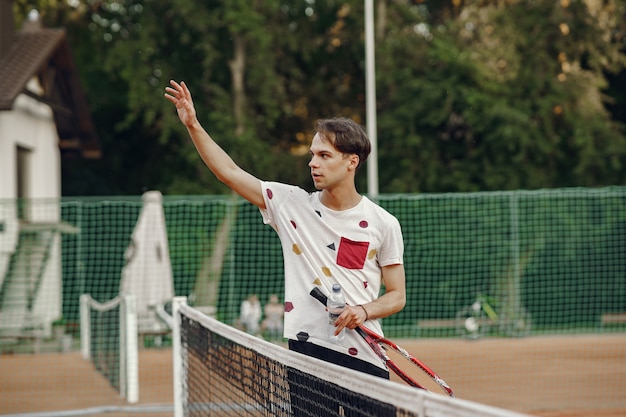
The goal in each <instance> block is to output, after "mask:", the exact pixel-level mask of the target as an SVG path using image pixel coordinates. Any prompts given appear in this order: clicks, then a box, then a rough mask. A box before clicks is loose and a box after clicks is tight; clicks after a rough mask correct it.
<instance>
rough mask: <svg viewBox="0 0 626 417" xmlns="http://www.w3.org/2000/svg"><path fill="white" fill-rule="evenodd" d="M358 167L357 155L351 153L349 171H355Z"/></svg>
mask: <svg viewBox="0 0 626 417" xmlns="http://www.w3.org/2000/svg"><path fill="white" fill-rule="evenodd" d="M358 167H359V155H357V154H355V153H353V154H351V155H350V169H353V170H356V169H357V168H358Z"/></svg>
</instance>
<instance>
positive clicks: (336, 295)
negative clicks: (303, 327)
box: [326, 284, 346, 343]
mask: <svg viewBox="0 0 626 417" xmlns="http://www.w3.org/2000/svg"><path fill="white" fill-rule="evenodd" d="M326 307H327V308H328V338H329V339H330V341H331V342H334V343H337V342H341V341H342V340H343V338H344V337H345V331H346V330H345V329H343V330H342V331H341V333H339V335H337V336H335V329H336V327H335V321H336V320H337V318H338V317H339V315H340V314H341V312H342V311H343V309H344V308H346V300H345V298H344V297H343V293H342V292H341V285H339V284H333V291H332V292H331V293H330V296H329V297H328V301H327V302H326Z"/></svg>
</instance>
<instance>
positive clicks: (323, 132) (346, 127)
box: [315, 117, 372, 167]
mask: <svg viewBox="0 0 626 417" xmlns="http://www.w3.org/2000/svg"><path fill="white" fill-rule="evenodd" d="M315 130H316V132H317V133H319V135H320V136H321V137H322V139H324V140H327V141H329V142H330V143H331V144H332V145H333V146H334V147H335V149H337V150H338V151H339V152H342V153H345V154H356V155H357V156H358V157H359V165H358V166H359V167H360V166H361V164H363V162H365V160H366V159H367V157H368V156H369V154H370V152H371V150H372V144H371V143H370V141H369V139H368V138H367V133H365V129H363V126H361V125H360V124H358V123H356V122H355V121H354V120H352V119H348V118H344V117H337V118H333V119H322V120H318V121H317V124H316V128H315Z"/></svg>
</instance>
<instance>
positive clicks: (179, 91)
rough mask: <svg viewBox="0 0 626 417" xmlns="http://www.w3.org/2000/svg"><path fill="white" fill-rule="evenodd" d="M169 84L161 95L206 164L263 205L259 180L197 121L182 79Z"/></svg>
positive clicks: (242, 195) (256, 204)
mask: <svg viewBox="0 0 626 417" xmlns="http://www.w3.org/2000/svg"><path fill="white" fill-rule="evenodd" d="M170 85H171V87H166V88H165V98H167V99H168V100H169V101H171V102H172V103H173V104H174V105H175V106H176V111H177V112H178V117H179V118H180V121H181V122H182V123H183V125H185V127H186V128H187V131H188V132H189V136H191V140H192V141H193V143H194V145H195V146H196V150H197V151H198V153H199V154H200V157H201V158H202V160H203V161H204V163H205V164H206V166H207V167H208V168H209V169H210V170H211V172H213V174H215V176H216V177H217V179H218V180H220V181H221V182H223V183H224V184H226V185H227V186H228V187H230V188H231V189H232V190H233V191H235V192H236V193H237V194H239V195H240V196H241V197H243V198H245V199H246V200H248V201H249V202H251V203H252V204H254V205H255V206H257V207H259V208H262V209H264V208H265V201H264V200H263V193H262V190H261V181H260V180H259V179H258V178H256V177H255V176H254V175H252V174H250V173H249V172H246V171H244V170H243V169H241V168H240V167H239V166H238V165H237V164H236V163H235V162H234V161H233V160H232V158H231V157H230V156H229V155H228V154H227V153H226V152H225V151H224V150H223V149H222V148H221V147H220V146H219V145H218V144H217V143H216V142H215V141H214V140H213V139H212V138H211V136H210V135H209V134H208V132H207V131H206V130H205V129H204V128H203V127H202V125H200V122H199V121H198V118H197V115H196V109H195V108H194V105H193V100H192V98H191V93H190V92H189V89H188V88H187V85H186V84H185V82H181V83H180V84H179V83H177V82H176V81H173V80H172V81H170Z"/></svg>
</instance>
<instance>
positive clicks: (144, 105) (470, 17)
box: [15, 0, 626, 195]
mask: <svg viewBox="0 0 626 417" xmlns="http://www.w3.org/2000/svg"><path fill="white" fill-rule="evenodd" d="M625 3H626V2H625V1H624V0H607V1H604V2H593V1H576V2H574V1H569V0H561V1H560V2H554V1H552V0H538V1H533V2H528V1H522V0H508V1H502V0H490V1H485V0H480V1H479V0H451V1H442V2H433V1H421V0H412V1H409V0H384V1H383V0H381V1H379V2H377V8H376V10H377V13H378V16H377V19H378V21H377V45H376V59H377V76H378V84H377V90H378V91H377V97H378V115H379V119H378V128H379V132H378V136H379V159H380V162H379V166H380V167H381V168H380V169H379V174H380V184H381V192H383V193H392V192H425V191H426V192H442V191H473V190H498V189H515V188H543V187H566V186H599V185H611V184H623V178H624V177H625V175H624V174H625V173H626V172H625V169H626V168H625V167H624V166H623V163H622V161H623V160H624V156H625V155H624V152H625V149H626V147H625V146H624V140H625V137H624V131H623V125H622V124H621V122H620V120H622V119H620V115H621V114H623V110H622V109H623V107H620V103H622V104H621V105H622V106H623V103H624V102H623V93H622V92H621V90H620V89H619V86H620V85H621V84H619V83H620V82H622V83H623V74H624V73H626V71H625V70H624V68H625V54H624V53H625V46H624V33H626V32H625V28H624V22H623V21H622V19H620V17H621V16H623V15H624V12H625V7H626V6H625ZM31 4H36V7H38V8H39V9H40V12H41V16H42V19H44V21H45V22H46V25H47V26H64V27H66V28H67V30H68V37H69V40H70V44H71V45H72V49H73V51H74V54H75V58H76V61H77V64H78V68H79V70H80V71H81V75H82V78H83V81H84V84H85V89H86V92H87V95H88V97H89V99H90V104H91V110H92V112H93V116H94V119H95V120H94V121H95V124H96V126H97V129H98V133H99V135H100V137H101V138H102V141H103V147H104V157H103V159H102V160H101V161H98V162H95V163H94V162H89V163H87V162H84V161H69V162H66V163H64V168H63V169H64V173H63V181H64V184H63V188H64V194H65V195H76V194H140V193H141V192H142V191H143V190H144V189H150V188H154V189H160V190H161V191H163V192H164V193H166V194H206V193H208V194H215V193H224V192H227V191H228V190H227V189H226V188H225V187H224V186H223V185H222V184H220V183H219V182H218V181H217V180H216V179H215V178H214V177H213V176H212V175H211V174H210V173H209V172H208V171H207V170H206V168H205V167H204V166H203V164H202V162H201V161H200V159H199V157H198V156H197V154H196V152H195V150H194V148H193V146H192V145H191V143H190V141H189V140H188V138H187V134H186V132H185V131H184V129H183V128H182V126H181V125H180V123H179V122H178V120H177V118H176V115H175V112H174V111H173V109H172V108H171V105H170V104H169V103H168V102H166V101H165V100H163V98H162V94H163V89H164V87H165V86H166V85H167V83H168V80H169V79H170V78H174V79H179V80H180V79H184V80H185V81H186V82H187V83H188V84H189V85H190V87H191V89H192V93H193V94H194V98H195V101H196V105H197V107H198V112H199V115H200V118H201V121H202V123H203V124H204V125H205V126H206V127H207V129H208V130H209V131H210V133H211V134H212V135H214V136H215V137H216V138H217V139H218V141H219V142H220V144H222V146H224V148H226V150H227V151H228V152H229V153H230V154H231V155H233V157H234V159H235V160H236V161H237V162H238V163H240V164H241V165H242V166H243V167H244V168H247V169H249V170H250V171H252V172H254V173H255V174H256V175H258V176H259V177H261V178H267V179H276V180H280V181H288V182H291V183H295V184H299V185H302V186H304V187H305V188H309V189H311V188H312V184H311V180H310V176H309V170H308V167H307V166H306V160H307V154H308V141H309V140H310V138H311V136H312V135H311V130H312V127H313V123H314V121H315V119H317V118H321V117H331V116H347V117H352V118H354V119H355V120H357V121H359V122H361V123H363V124H365V123H366V120H365V116H364V114H365V109H364V107H365V106H364V98H365V89H364V84H365V80H364V75H365V74H364V36H363V30H364V27H363V26H364V25H363V2H362V0H344V1H340V2H336V1H321V2H320V1H318V2H308V1H307V2H284V1H281V0H270V1H260V0H256V1H244V0H236V1H226V0H212V1H209V2H203V3H197V2H195V3H194V2H187V1H184V0H163V1H158V2H157V1H154V0H123V1H119V0H118V1H113V0H82V1H79V0H75V1H73V2H65V1H59V0H56V1H55V0H38V1H34V2H33V1H26V0H16V2H15V5H16V11H17V14H18V16H22V17H23V16H25V14H26V13H27V12H28V7H30V6H28V5H31ZM609 81H611V82H615V83H616V84H609V83H608V82H609ZM611 98H613V99H614V100H613V101H612V102H611V100H610V99H611ZM357 184H358V186H359V188H360V189H361V190H364V189H365V178H363V175H361V176H360V177H359V178H357Z"/></svg>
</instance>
